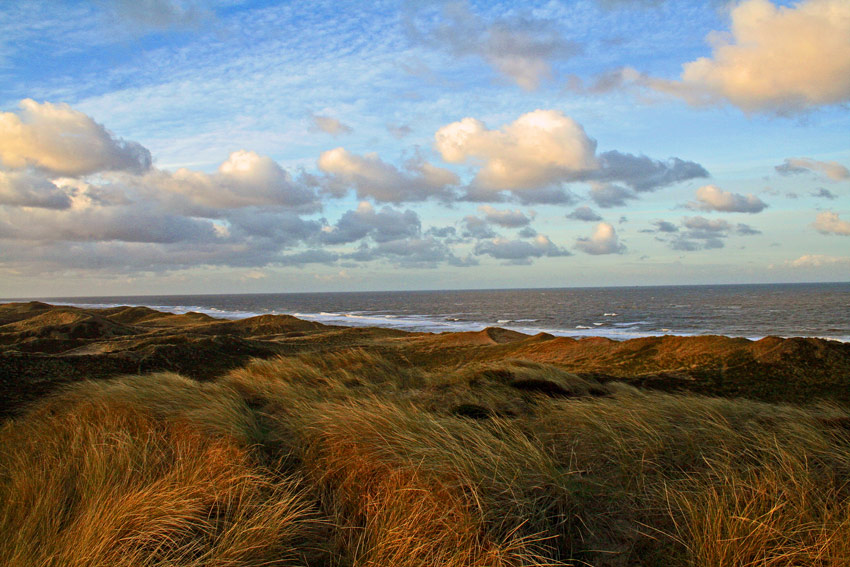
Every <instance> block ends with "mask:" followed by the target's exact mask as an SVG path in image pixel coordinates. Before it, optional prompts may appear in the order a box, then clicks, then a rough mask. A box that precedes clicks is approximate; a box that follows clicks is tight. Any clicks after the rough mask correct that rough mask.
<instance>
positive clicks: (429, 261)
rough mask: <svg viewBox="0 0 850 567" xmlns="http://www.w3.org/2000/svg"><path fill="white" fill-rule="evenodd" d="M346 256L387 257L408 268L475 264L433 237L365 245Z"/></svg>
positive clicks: (362, 257) (356, 257)
mask: <svg viewBox="0 0 850 567" xmlns="http://www.w3.org/2000/svg"><path fill="white" fill-rule="evenodd" d="M344 257H345V258H348V259H351V260H357V261H360V262H369V261H373V260H378V259H387V260H389V261H391V262H393V263H394V264H396V265H398V266H402V267H406V268H436V267H437V266H438V265H439V264H440V263H442V262H447V263H449V264H451V265H453V266H458V267H464V266H472V265H475V262H474V260H471V259H466V260H464V259H460V258H458V257H456V256H455V255H454V254H453V253H452V251H451V250H450V249H449V248H448V246H446V245H445V243H443V242H440V241H439V240H437V239H436V238H433V237H424V238H421V237H416V238H400V239H397V240H389V241H386V242H379V243H377V244H376V245H375V246H367V245H363V246H361V247H360V249H358V250H357V251H356V252H353V253H350V254H346V255H345V256H344Z"/></svg>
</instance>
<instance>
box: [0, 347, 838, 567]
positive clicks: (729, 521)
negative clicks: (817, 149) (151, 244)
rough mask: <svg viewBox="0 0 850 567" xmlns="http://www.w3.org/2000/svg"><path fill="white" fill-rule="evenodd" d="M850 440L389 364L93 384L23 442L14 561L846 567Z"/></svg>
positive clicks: (688, 404)
mask: <svg viewBox="0 0 850 567" xmlns="http://www.w3.org/2000/svg"><path fill="white" fill-rule="evenodd" d="M459 408H462V411H461V410H460V409H459ZM473 410H475V411H473ZM848 423H850V413H848V412H847V411H846V410H845V409H843V408H842V407H838V406H829V405H820V406H817V407H810V408H801V407H792V406H783V405H771V404H765V403H759V402H753V401H747V400H729V399H719V398H708V397H699V396H693V395H683V394H676V395H674V394H664V393H658V392H648V391H641V390H638V389H635V388H632V387H629V386H625V385H622V384H599V383H595V382H593V381H592V380H587V379H582V378H579V377H577V376H574V375H572V374H569V373H568V372H565V371H563V370H561V369H559V368H557V367H554V366H549V365H545V364H536V363H528V362H523V361H510V360H509V361H503V362H488V363H486V364H484V363H468V364H455V365H453V366H451V367H449V368H445V369H441V370H439V371H436V370H433V369H432V370H428V371H426V370H423V369H422V368H420V367H418V366H416V365H414V364H412V363H410V362H407V361H405V360H394V359H390V358H387V357H385V356H381V355H379V354H376V353H374V352H369V351H366V350H352V351H347V352H343V353H339V354H335V355H332V356H322V355H302V356H298V357H290V358H278V359H271V360H264V361H255V362H253V363H252V364H250V365H248V366H247V367H245V368H242V369H239V370H235V371H232V372H231V373H230V374H228V375H227V376H225V377H223V378H222V379H220V380H218V381H216V382H212V383H205V384H199V383H197V382H193V381H190V380H187V379H184V378H181V377H179V376H176V375H173V374H160V375H153V376H144V377H128V378H121V379H115V380H112V381H108V382H98V383H94V382H92V383H85V384H81V385H78V386H76V387H74V388H72V389H70V390H68V391H66V392H64V393H61V394H59V395H57V396H56V397H54V398H51V399H49V400H45V401H42V402H40V403H39V404H37V405H36V406H34V407H33V408H32V409H31V410H30V412H29V413H28V414H26V415H24V416H22V417H20V418H18V419H16V420H14V421H11V422H9V423H7V424H6V425H5V426H4V427H3V428H2V430H0V467H1V468H0V535H2V537H0V563H2V564H3V565H10V566H24V565H45V566H47V565H56V566H59V565H198V566H200V565H278V564H279V565H289V564H293V565H296V564H298V565H303V564H312V565H351V566H366V565H370V566H425V565H449V566H451V565H457V566H461V565H470V566H484V565H488V566H489V565H493V566H496V565H510V566H513V565H517V566H518V565H598V566H619V565H657V566H706V567H708V566H726V565H730V566H741V567H743V566H779V565H835V566H838V565H847V564H850V543H848V542H850V487H848V485H847V483H848V481H850V437H848V434H847V433H848V432H847V430H846V429H845V428H844V426H845V425H846V424H848Z"/></svg>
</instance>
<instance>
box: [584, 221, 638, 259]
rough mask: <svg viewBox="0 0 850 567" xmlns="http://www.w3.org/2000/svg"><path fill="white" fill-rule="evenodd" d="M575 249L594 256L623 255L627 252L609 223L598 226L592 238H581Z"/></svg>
mask: <svg viewBox="0 0 850 567" xmlns="http://www.w3.org/2000/svg"><path fill="white" fill-rule="evenodd" d="M575 248H577V249H578V250H581V251H582V252H584V253H586V254H593V255H600V254H622V253H623V252H625V250H626V247H625V246H623V245H622V244H620V242H619V239H618V238H617V231H615V230H614V227H613V226H612V225H611V224H610V223H607V222H601V223H599V224H597V225H596V228H595V229H594V231H593V234H592V235H591V236H590V238H579V239H578V240H577V241H576V244H575Z"/></svg>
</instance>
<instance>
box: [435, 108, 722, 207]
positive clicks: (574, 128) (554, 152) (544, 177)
mask: <svg viewBox="0 0 850 567" xmlns="http://www.w3.org/2000/svg"><path fill="white" fill-rule="evenodd" d="M434 139H435V147H436V149H437V150H438V151H439V152H440V154H441V156H442V158H443V159H444V160H445V161H447V162H449V163H473V164H475V165H476V166H478V169H477V172H476V175H475V178H474V179H473V180H472V183H471V184H470V187H469V188H468V194H467V198H468V199H469V200H477V201H483V200H496V199H498V194H499V193H500V192H502V191H510V192H512V193H513V194H514V195H515V196H516V197H518V198H519V199H520V200H521V201H523V202H526V203H534V202H537V203H551V204H555V203H568V202H571V201H572V198H571V196H570V194H569V193H566V192H565V191H564V190H563V188H562V187H561V185H562V184H564V183H569V182H576V181H587V182H590V183H593V184H595V186H598V187H600V189H599V190H598V191H597V194H598V199H596V200H597V204H599V205H600V206H605V205H603V204H602V203H612V204H621V203H623V202H624V201H625V199H627V198H629V197H631V193H630V192H629V190H628V189H623V188H606V186H608V185H610V184H611V183H613V182H620V183H623V184H625V185H627V186H628V187H630V188H631V189H633V190H635V191H653V190H655V189H658V188H660V187H664V186H667V185H671V184H673V183H678V182H681V181H685V180H688V179H693V178H696V177H706V176H707V175H708V172H707V171H706V170H705V168H703V167H702V166H701V165H699V164H697V163H694V162H690V161H685V160H681V159H679V158H670V159H669V160H666V161H659V160H654V159H651V158H649V157H646V156H635V155H632V154H626V153H622V152H618V151H609V152H604V153H602V154H600V155H599V156H597V155H596V141H595V140H592V139H591V138H589V137H588V136H587V134H586V133H585V131H584V128H582V126H581V125H580V124H578V123H577V122H575V121H574V120H573V119H572V118H569V117H568V116H565V115H564V114H563V113H561V112H560V111H557V110H535V111H533V112H529V113H527V114H523V115H522V116H520V117H519V118H517V119H516V120H515V121H514V122H512V123H510V124H506V125H504V126H503V127H502V128H500V129H490V128H488V127H487V126H486V125H485V124H484V123H483V122H481V121H480V120H477V119H475V118H464V119H463V120H460V121H458V122H453V123H451V124H448V125H446V126H443V127H442V128H440V129H439V130H438V131H437V133H436V134H435V136H434Z"/></svg>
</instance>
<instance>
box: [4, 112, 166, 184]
mask: <svg viewBox="0 0 850 567" xmlns="http://www.w3.org/2000/svg"><path fill="white" fill-rule="evenodd" d="M0 163H2V164H3V165H4V166H5V167H6V168H10V169H23V168H27V167H32V168H35V169H39V170H43V171H45V172H49V173H51V174H56V175H66V176H72V177H76V176H82V175H88V174H91V173H96V172H100V171H119V170H120V171H129V172H133V173H141V172H143V171H145V170H147V169H149V168H150V166H151V154H150V152H149V151H148V150H147V149H146V148H144V147H143V146H142V145H140V144H138V143H136V142H128V141H125V140H122V139H120V138H116V137H115V136H114V135H113V134H112V133H110V132H109V131H107V130H106V128H104V127H103V126H101V125H100V124H98V123H97V122H95V121H94V120H93V119H92V118H91V117H89V116H87V115H86V114H83V113H82V112H79V111H77V110H74V109H72V108H71V107H70V106H68V105H67V104H52V103H49V102H45V103H43V104H39V103H37V102H36V101H34V100H32V99H25V100H23V101H21V103H20V111H19V112H18V113H14V112H0Z"/></svg>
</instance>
